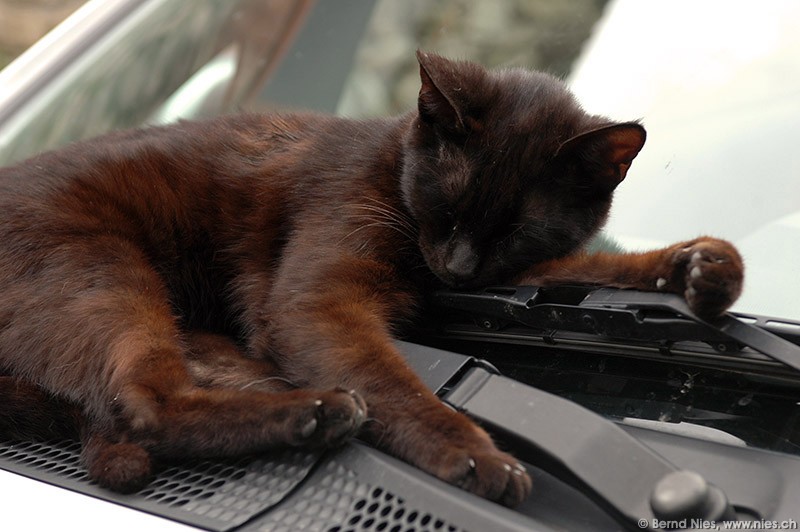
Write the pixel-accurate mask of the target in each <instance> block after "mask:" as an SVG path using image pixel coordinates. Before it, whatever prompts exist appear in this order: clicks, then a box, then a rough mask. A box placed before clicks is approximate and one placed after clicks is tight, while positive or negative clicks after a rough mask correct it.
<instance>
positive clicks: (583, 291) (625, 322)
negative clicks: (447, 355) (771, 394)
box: [432, 286, 800, 372]
mask: <svg viewBox="0 0 800 532" xmlns="http://www.w3.org/2000/svg"><path fill="white" fill-rule="evenodd" d="M432 302H433V303H434V304H435V305H438V306H441V307H447V308H450V309H457V310H460V311H465V312H468V313H469V314H471V315H472V316H474V317H479V318H480V319H484V320H485V321H484V323H485V327H486V328H491V326H492V324H493V321H492V320H500V321H503V322H506V323H515V324H519V325H524V326H526V327H527V328H530V329H533V330H537V331H541V332H542V336H543V338H547V337H552V335H553V333H555V332H573V333H587V334H591V335H595V336H598V337H602V338H605V339H614V340H622V341H637V342H646V343H649V344H652V345H654V346H656V347H658V348H659V349H660V350H663V351H667V352H668V351H669V348H670V347H671V346H672V345H673V344H674V343H676V342H686V341H694V342H704V343H706V344H708V345H710V346H711V347H713V348H714V349H715V350H717V351H718V352H721V353H727V354H731V353H732V352H736V351H739V350H741V348H742V347H749V348H750V349H752V350H754V351H757V352H759V353H761V354H763V355H765V356H766V357H768V358H770V359H772V360H775V361H778V362H780V363H782V364H784V365H786V366H788V367H790V368H792V369H794V370H796V371H798V372H800V346H798V345H796V344H795V343H792V342H791V341H789V340H787V339H786V338H783V337H781V336H779V335H777V334H774V333H773V332H770V331H768V330H766V329H765V328H764V327H763V326H760V325H758V323H759V320H758V319H756V318H752V319H750V320H749V321H753V322H756V323H755V324H754V323H747V322H745V321H743V320H742V319H740V318H738V317H736V316H735V315H733V314H730V313H725V314H723V315H722V316H720V317H719V318H716V319H715V320H714V321H713V322H711V321H706V320H703V319H700V318H699V317H698V316H697V315H695V314H694V313H693V312H692V311H691V310H690V309H689V307H688V305H687V304H686V301H685V300H684V299H683V298H682V297H680V296H678V295H675V294H665V293H658V292H640V291H636V290H619V289H614V288H594V287H583V286H559V287H549V288H542V287H534V286H501V287H490V288H486V289H484V290H480V291H474V292H461V291H453V290H442V291H438V292H436V293H434V294H433V301H432ZM761 321H763V320H761Z"/></svg>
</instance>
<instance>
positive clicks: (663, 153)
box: [0, 0, 800, 319]
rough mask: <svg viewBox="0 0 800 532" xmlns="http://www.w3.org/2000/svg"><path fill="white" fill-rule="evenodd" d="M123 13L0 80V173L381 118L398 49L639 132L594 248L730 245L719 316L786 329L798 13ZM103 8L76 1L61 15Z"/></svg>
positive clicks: (186, 8)
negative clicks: (548, 88)
mask: <svg viewBox="0 0 800 532" xmlns="http://www.w3.org/2000/svg"><path fill="white" fill-rule="evenodd" d="M123 4H124V5H126V6H128V7H126V9H127V10H128V12H129V13H128V14H127V15H126V16H125V17H124V20H123V21H122V22H121V23H119V24H116V25H115V26H113V29H112V30H109V31H108V32H107V33H106V34H104V35H103V36H102V38H96V37H95V41H93V42H89V43H88V44H85V45H82V46H84V48H82V49H79V50H77V51H75V52H74V53H72V55H73V56H74V57H71V56H68V54H62V55H67V56H66V57H61V56H58V57H57V59H58V61H57V62H56V63H55V64H54V66H52V68H51V69H50V70H48V71H46V72H44V74H43V75H42V76H41V78H42V79H43V80H44V81H41V83H40V85H41V87H39V86H34V88H35V89H37V90H33V89H32V88H31V86H21V88H20V89H19V94H17V95H16V96H15V95H14V93H13V88H14V83H15V82H16V81H18V80H19V78H21V77H25V74H26V73H27V74H30V72H32V71H34V70H35V69H34V68H32V66H34V67H39V68H40V69H41V67H40V65H41V64H42V57H44V59H45V60H46V59H47V58H48V57H53V56H54V55H57V53H58V50H59V46H60V47H61V48H62V49H63V48H64V44H63V43H62V42H61V41H59V42H57V43H55V44H54V46H53V48H54V50H55V51H49V52H48V51H47V50H45V53H44V54H39V56H37V57H36V59H37V62H35V63H31V62H30V61H28V62H27V63H26V62H25V61H22V64H21V65H17V68H14V67H15V64H13V63H12V65H11V66H10V67H9V68H8V69H6V70H9V71H11V72H3V73H0V81H2V84H1V85H2V86H3V87H4V91H5V95H0V163H2V164H8V163H10V162H12V161H14V160H19V159H21V158H24V157H27V156H29V155H31V154H32V153H35V152H37V151H40V150H43V149H47V148H52V147H55V146H58V145H61V144H64V143H66V142H69V141H71V140H75V139H78V138H85V137H88V136H93V135H96V134H99V133H101V132H103V131H105V130H108V129H116V128H121V127H129V126H133V125H137V124H142V123H148V122H149V123H165V122H171V121H174V120H177V119H179V118H194V117H200V116H208V115H213V114H219V113H223V112H229V111H233V110H241V109H255V110H270V109H276V108H312V109H317V110H322V111H328V112H335V113H338V114H341V115H345V116H351V117H365V116H381V115H389V114H395V113H398V112H402V111H405V110H407V109H409V108H411V107H413V106H414V104H415V99H416V95H417V92H418V90H419V86H418V72H417V68H418V67H417V65H416V62H415V58H414V51H415V49H416V48H421V49H425V50H432V51H437V52H439V53H442V54H444V55H448V56H451V57H457V58H465V59H470V60H474V61H477V62H480V63H482V64H485V65H487V66H490V67H504V66H524V67H528V68H537V69H542V70H546V71H549V72H551V73H554V74H556V75H559V76H562V77H564V78H565V79H567V81H568V82H569V84H570V85H571V86H572V87H573V89H574V91H575V92H576V94H577V96H578V98H579V100H580V101H581V102H582V103H583V104H584V107H585V108H586V109H587V110H588V111H590V112H592V113H597V114H604V115H607V116H609V117H610V118H613V119H616V120H631V119H641V121H642V123H643V124H644V125H645V127H646V128H647V131H648V141H647V144H646V146H645V148H644V150H643V151H642V153H641V154H640V155H639V156H638V157H637V159H636V161H635V162H634V164H633V168H632V170H631V172H630V173H629V174H628V177H627V178H626V180H625V181H624V182H623V183H622V185H621V186H620V187H619V188H618V191H617V195H616V199H615V203H614V207H613V209H612V215H611V218H610V220H609V223H608V225H607V227H606V233H607V234H608V235H610V236H611V237H612V238H613V239H614V240H616V241H618V242H619V243H620V244H622V245H623V247H625V248H627V249H630V250H642V249H649V248H653V247H658V246H663V245H666V244H670V243H673V242H676V241H682V240H688V239H691V238H694V237H696V236H699V235H710V236H716V237H721V238H726V239H728V240H731V241H732V242H734V243H735V244H736V245H737V246H738V247H739V249H740V251H741V252H742V255H743V256H744V258H745V261H746V268H747V271H746V283H745V291H744V294H743V296H742V297H741V299H740V301H739V302H738V303H737V305H736V306H735V308H734V309H735V310H737V311H740V312H744V313H752V314H760V315H766V316H776V317H783V318H792V319H800V282H798V264H800V245H798V244H797V243H798V242H800V180H798V179H796V176H797V175H798V173H799V172H800V162H798V157H797V155H796V149H795V144H796V141H797V138H798V135H800V127H798V126H799V125H800V124H798V121H799V120H800V118H799V117H800V54H798V53H797V50H800V33H798V32H797V31H796V28H797V27H798V23H800V5H798V3H797V2H793V1H791V0H784V1H780V0H765V1H762V2H759V3H758V6H757V8H756V7H753V4H750V3H739V2H734V3H732V2H728V1H724V0H719V1H711V0H709V1H705V2H700V3H698V2H693V1H691V0H680V1H678V0H664V1H656V0H653V1H650V2H637V1H635V0H609V1H603V0H568V1H561V2H551V1H547V0H508V1H505V2H495V1H493V0H480V1H466V0H436V1H430V0H407V1H403V2H397V1H393V0H378V1H366V0H342V1H340V2H317V3H314V2H310V1H305V0H297V1H286V0H239V1H221V0H197V1H196V2H192V3H191V4H189V3H180V2H177V3H176V2H169V1H167V0H149V1H148V2H145V3H140V2H133V1H128V0H126V1H123V2H120V3H119V5H123ZM109 6H111V4H109V3H105V2H102V1H93V2H89V4H88V5H87V6H86V7H85V8H84V9H82V10H81V11H80V12H79V15H80V14H81V13H83V15H82V16H83V20H84V21H85V20H87V19H88V20H91V19H92V17H94V18H97V17H102V16H104V13H103V10H110V9H111V7H109ZM78 18H80V17H78ZM109 24H110V23H109ZM79 27H80V26H76V27H74V28H68V29H70V32H67V31H66V30H63V31H62V33H64V34H76V32H75V31H74V30H75V29H76V28H78V29H79ZM56 33H58V32H56ZM67 36H68V35H62V39H64V38H66V37H67ZM68 44H72V43H68ZM48 54H49V55H48ZM45 62H46V61H45ZM18 63H19V62H18ZM64 65H66V66H64ZM28 77H30V75H29V76H28ZM4 98H5V102H4V101H3V100H4ZM15 98H16V99H15ZM4 103H5V104H7V105H6V107H4Z"/></svg>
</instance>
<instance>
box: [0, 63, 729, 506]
mask: <svg viewBox="0 0 800 532" xmlns="http://www.w3.org/2000/svg"><path fill="white" fill-rule="evenodd" d="M417 57H418V60H419V64H420V77H421V88H420V92H419V100H418V106H417V109H416V110H413V111H411V112H408V113H407V114H404V115H402V116H398V117H395V118H386V119H374V120H349V119H344V118H337V117H333V116H324V115H318V114H310V113H309V114H302V113H295V114H283V115H278V114H275V115H238V116H225V117H221V118H216V119H212V120H207V121H197V122H180V123H178V124H174V125H170V126H166V127H149V128H144V129H138V130H133V131H123V132H116V133H110V134H107V135H105V136H102V137H99V138H96V139H94V140H89V141H86V142H80V143H76V144H72V145H70V146H67V147H65V148H62V149H59V150H56V151H52V152H48V153H43V154H41V155H38V156H35V157H33V158H31V159H29V160H27V161H24V162H22V163H20V164H17V165H16V166H13V167H9V168H4V169H2V170H0V189H1V190H0V293H2V297H1V298H0V319H1V320H2V324H1V325H0V367H2V368H3V375H4V376H3V377H0V401H2V405H3V409H2V410H3V412H2V414H0V416H2V417H0V436H5V437H15V438H54V437H64V436H72V437H76V438H80V439H81V440H82V441H83V444H84V448H83V455H82V456H83V460H84V463H85V465H86V467H87V469H88V471H89V474H90V476H91V478H93V479H94V480H96V481H97V482H98V483H100V484H101V485H102V486H105V487H107V488H110V489H112V490H118V491H121V492H130V491H135V490H137V489H139V488H141V487H142V486H143V485H144V484H146V482H147V481H148V479H149V477H150V475H151V471H152V467H153V463H154V462H156V461H157V462H168V461H169V460H171V459H176V458H184V457H187V456H195V457H214V456H224V455H237V454H245V453H255V452H262V451H263V452H269V450H270V449H273V448H278V447H285V446H298V447H331V446H335V445H339V444H341V443H342V442H344V441H345V440H347V439H348V438H351V437H353V436H356V435H358V436H359V437H360V438H363V439H364V440H366V441H368V442H371V443H373V444H374V445H376V446H378V447H379V448H381V449H383V450H385V451H386V452H388V453H390V454H392V455H394V456H397V457H399V458H401V459H403V460H405V461H407V462H409V463H411V464H414V465H415V466H417V467H419V468H421V469H423V470H424V471H427V472H429V473H431V474H433V475H435V476H437V477H439V478H441V479H444V480H445V481H447V482H450V483H453V484H455V485H458V486H462V487H463V488H465V489H467V490H469V491H472V492H474V493H476V494H478V495H481V496H484V497H487V498H489V499H492V500H496V501H500V502H502V503H503V504H507V505H514V504H517V503H519V502H520V501H521V500H523V499H524V498H525V497H527V496H528V494H529V493H530V490H531V479H530V477H529V476H528V473H527V472H526V471H525V469H524V468H523V467H522V466H521V465H520V464H519V463H518V462H517V461H516V460H515V459H514V458H513V457H512V456H510V455H508V454H506V453H504V452H502V451H500V450H498V449H497V448H496V447H495V444H494V443H493V442H492V440H491V438H490V437H489V436H488V435H487V433H486V432H484V430H483V429H481V428H479V427H478V426H477V425H476V424H475V423H474V422H473V421H471V420H470V419H468V418H467V417H466V416H464V415H462V414H460V413H457V412H454V411H452V410H451V409H449V408H448V407H446V406H445V405H444V404H442V403H441V402H440V401H439V400H438V399H437V398H436V397H435V396H434V395H433V394H432V393H431V392H430V391H428V390H427V389H426V387H425V386H424V385H423V383H422V382H421V381H420V380H419V379H418V378H417V377H416V376H415V374H414V373H413V372H412V371H411V370H410V369H409V367H408V366H407V365H406V363H405V362H404V360H403V358H402V356H401V355H400V354H399V352H398V351H397V349H396V348H395V347H394V345H393V341H392V339H393V337H394V335H396V334H398V331H399V330H400V328H401V327H402V326H403V324H405V323H407V322H408V320H409V319H410V318H412V317H413V316H414V314H415V311H416V310H417V306H418V302H419V301H420V300H421V296H422V295H423V294H425V293H426V292H429V291H431V290H435V289H437V288H441V287H443V286H451V287H462V288H470V287H479V286H483V285H487V284H500V283H529V284H536V285H551V284H557V283H564V282H569V283H590V284H596V285H606V286H614V287H628V288H637V289H641V290H658V291H668V292H674V293H678V294H683V295H685V297H686V299H687V301H688V303H689V306H690V307H691V308H692V309H693V310H694V311H695V312H696V313H697V314H699V315H701V316H704V317H713V316H715V315H718V314H719V313H721V312H723V311H724V310H725V309H726V308H728V307H729V306H730V305H731V303H732V302H733V301H734V300H735V299H736V298H737V297H738V295H739V293H740V291H741V286H742V278H743V266H742V261H741V259H740V257H739V255H738V253H737V252H736V250H735V249H734V248H733V247H732V246H731V245H730V244H729V243H727V242H724V241H721V240H717V239H713V238H707V237H703V238H697V239H694V240H690V241H687V242H681V243H678V244H675V245H673V246H670V247H667V248H665V249H660V250H656V251H651V252H647V253H638V254H621V255H613V254H592V255H589V254H586V253H584V252H581V251H580V249H581V248H582V246H583V245H584V244H585V243H586V242H587V241H588V240H589V239H590V238H591V237H592V236H593V235H595V234H596V232H597V231H598V230H599V229H600V227H601V226H602V225H603V222H604V220H605V219H606V216H607V214H608V211H609V207H610V206H611V199H612V195H613V192H614V189H615V188H616V187H617V185H619V183H620V182H621V181H622V180H623V179H624V178H625V176H626V173H627V171H628V169H629V167H630V165H631V162H632V161H633V159H634V158H635V157H636V155H637V154H638V153H639V150H640V149H641V148H642V146H643V144H644V142H645V130H644V128H643V127H642V126H641V125H640V124H638V123H636V122H625V123H617V122H612V121H610V120H608V119H606V118H604V117H600V116H593V115H589V114H587V113H586V112H584V111H583V110H582V109H581V107H580V106H579V105H578V103H577V102H576V100H575V98H574V97H573V96H572V94H571V93H570V92H569V91H568V89H567V88H566V87H565V85H564V84H563V83H562V82H561V81H559V80H557V79H555V78H553V77H551V76H548V75H545V74H541V73H538V72H530V71H525V70H522V69H507V70H501V71H487V70H485V69H484V68H482V67H481V66H479V65H476V64H472V63H468V62H457V61H451V60H448V59H445V58H443V57H440V56H437V55H434V54H428V53H422V52H420V53H418V55H417ZM519 415H520V416H524V415H525V412H524V411H520V412H519Z"/></svg>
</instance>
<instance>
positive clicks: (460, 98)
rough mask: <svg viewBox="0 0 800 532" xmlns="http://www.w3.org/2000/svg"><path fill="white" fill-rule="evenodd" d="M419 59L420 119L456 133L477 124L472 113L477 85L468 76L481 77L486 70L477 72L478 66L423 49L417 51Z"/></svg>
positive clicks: (418, 106) (418, 102) (418, 101)
mask: <svg viewBox="0 0 800 532" xmlns="http://www.w3.org/2000/svg"><path fill="white" fill-rule="evenodd" d="M417 61H419V77H420V82H421V86H420V89H419V98H418V100H417V108H418V110H419V116H420V118H421V119H422V120H423V121H424V122H426V123H428V124H431V125H438V126H440V127H442V128H443V129H445V130H447V131H452V132H456V133H466V132H467V131H468V130H470V129H472V128H474V127H475V126H476V123H475V121H474V120H473V119H471V118H470V117H469V116H468V97H469V93H470V92H471V90H474V89H475V87H474V86H472V85H470V80H469V79H467V78H474V77H476V76H480V75H481V74H482V72H478V71H477V69H478V67H477V66H476V65H473V64H471V63H465V62H456V61H450V60H449V59H446V58H444V57H442V56H440V55H437V54H432V53H427V52H423V51H421V50H417ZM473 81H474V80H473Z"/></svg>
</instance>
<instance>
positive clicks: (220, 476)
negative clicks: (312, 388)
mask: <svg viewBox="0 0 800 532" xmlns="http://www.w3.org/2000/svg"><path fill="white" fill-rule="evenodd" d="M318 458H319V454H318V453H310V452H304V451H286V452H282V453H279V454H276V455H272V456H270V457H268V458H253V457H249V458H242V459H238V460H228V461H196V462H190V463H184V464H181V465H180V466H173V467H169V468H168V469H166V470H164V471H161V472H160V473H159V475H158V476H157V477H156V478H155V479H154V480H153V481H152V482H151V483H150V484H149V485H148V486H147V487H146V488H145V489H144V490H142V491H141V492H139V493H136V494H134V495H128V496H125V495H118V494H115V493H112V492H109V491H107V490H103V489H102V488H100V487H99V486H97V485H96V483H95V482H93V481H90V480H89V478H88V475H87V473H86V471H85V470H84V468H83V466H82V465H81V463H80V444H79V443H76V442H71V441H69V442H52V443H39V442H37V443H32V442H9V441H6V442H0V467H3V468H4V469H8V470H10V471H16V472H18V473H21V474H23V475H26V476H29V477H32V478H38V479H40V480H44V481H46V482H50V483H52V484H56V485H60V486H63V487H67V488H70V489H72V490H75V491H79V492H83V493H87V494H90V495H94V496H96V497H100V498H103V499H107V500H112V501H115V502H119V503H121V504H124V505H126V506H130V507H133V508H138V509H141V510H145V511H149V512H152V513H155V514H157V515H162V516H165V517H171V518H174V519H177V520H180V521H183V522H186V523H190V524H193V525H197V526H202V527H205V528H210V529H212V530H227V529H230V528H233V527H236V526H238V525H240V524H242V523H244V522H245V521H247V520H249V519H251V518H252V517H253V516H255V515H256V514H258V513H261V512H263V511H264V510H266V509H268V508H270V507H272V506H273V505H275V504H276V503H278V502H280V501H281V500H282V499H283V498H284V497H285V496H286V495H287V494H288V493H289V492H290V491H291V490H292V489H294V488H295V487H296V486H297V485H298V484H299V483H300V482H301V481H302V480H303V479H304V478H305V477H306V476H307V475H308V473H309V471H310V469H311V467H312V466H313V465H314V464H315V463H316V461H317V460H318Z"/></svg>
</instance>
